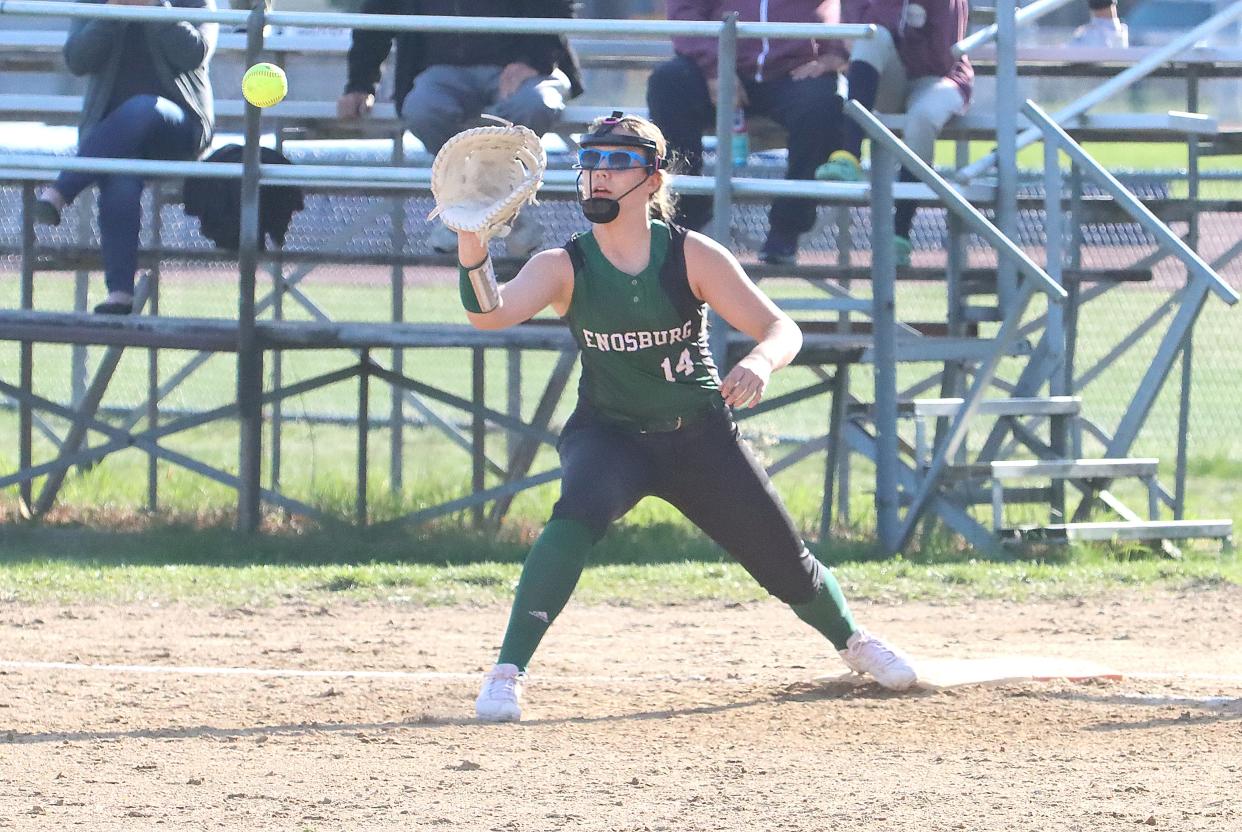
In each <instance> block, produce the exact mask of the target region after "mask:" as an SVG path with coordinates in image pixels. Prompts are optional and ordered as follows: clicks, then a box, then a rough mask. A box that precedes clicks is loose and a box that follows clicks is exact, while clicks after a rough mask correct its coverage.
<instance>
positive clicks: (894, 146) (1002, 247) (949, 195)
mask: <svg viewBox="0 0 1242 832" xmlns="http://www.w3.org/2000/svg"><path fill="white" fill-rule="evenodd" d="M845 114H846V115H848V116H849V117H850V118H852V119H854V121H856V122H858V124H859V126H861V127H862V128H863V131H864V132H865V133H866V134H867V136H868V137H869V138H870V139H871V140H872V141H878V142H882V143H884V144H885V145H886V146H887V147H888V149H889V150H891V151H892V152H893V153H894V155H896V156H897V158H898V160H899V161H900V162H901V163H902V165H904V166H905V168H906V169H907V170H908V171H910V173H912V174H914V176H916V177H917V178H918V179H919V180H920V181H922V182H923V184H925V185H927V186H928V187H929V188H931V189H932V191H933V192H935V194H936V196H938V197H940V198H941V199H942V200H944V202H945V206H946V207H947V208H948V209H949V210H951V211H952V212H953V213H955V214H957V215H958V216H959V217H961V218H962V219H963V220H965V222H966V223H967V224H968V225H969V226H970V227H971V230H973V231H974V232H975V233H977V234H979V235H980V236H981V237H983V238H984V239H985V240H987V241H988V243H990V244H991V245H992V246H993V247H994V248H996V249H997V252H998V254H999V255H1000V256H1001V257H1002V258H1011V259H1012V260H1013V261H1014V262H1015V264H1016V265H1017V267H1018V270H1019V271H1020V272H1022V274H1024V275H1026V276H1027V277H1030V278H1031V279H1032V280H1034V281H1035V283H1036V284H1038V285H1037V287H1036V288H1038V289H1040V290H1041V291H1043V292H1044V293H1045V294H1047V295H1048V296H1049V298H1050V299H1051V300H1053V301H1055V302H1058V303H1059V302H1060V301H1063V300H1065V298H1066V297H1067V294H1066V292H1065V290H1064V289H1063V288H1061V286H1060V285H1058V284H1057V282H1056V281H1055V280H1053V279H1052V278H1051V277H1049V276H1048V273H1047V272H1045V271H1044V270H1043V269H1042V268H1041V267H1040V266H1039V264H1038V263H1036V262H1035V261H1034V260H1032V259H1031V258H1030V257H1028V256H1027V255H1026V252H1024V251H1022V249H1020V248H1018V246H1017V245H1015V244H1014V242H1013V241H1012V240H1010V239H1009V238H1008V237H1006V236H1005V235H1004V234H1002V233H1001V232H1000V229H998V228H997V227H996V226H995V225H993V224H992V223H991V222H990V221H989V220H988V218H987V217H985V216H984V215H983V214H982V213H981V212H980V211H979V209H977V208H975V206H973V205H971V204H970V203H969V202H968V201H967V200H966V199H965V198H964V197H963V196H962V195H961V194H960V193H958V191H957V190H956V189H955V188H954V187H953V185H951V184H950V183H949V182H948V181H947V180H946V179H945V178H944V177H942V176H941V175H940V174H939V173H937V172H936V171H935V169H934V168H932V166H931V165H929V164H927V162H924V161H923V160H922V159H921V158H919V155H918V154H917V153H915V152H914V151H913V150H911V149H910V148H909V146H907V145H906V144H905V143H904V142H902V140H901V139H899V138H897V136H896V135H895V134H894V133H893V131H891V130H889V129H888V128H887V127H885V126H884V123H883V122H882V121H880V120H879V119H878V118H876V117H875V115H873V114H872V113H871V111H870V110H868V109H867V108H866V107H864V106H862V105H861V104H859V103H858V102H857V101H850V102H848V103H847V104H846V105H845Z"/></svg>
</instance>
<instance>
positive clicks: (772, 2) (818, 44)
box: [668, 0, 848, 81]
mask: <svg viewBox="0 0 1242 832" xmlns="http://www.w3.org/2000/svg"><path fill="white" fill-rule="evenodd" d="M818 6H819V3H815V2H811V0H668V19H669V20H708V21H712V22H719V21H720V20H721V18H723V17H724V16H725V15H726V14H727V13H729V12H737V13H738V15H739V16H738V19H739V20H741V21H743V22H747V23H836V22H837V21H835V20H827V19H824V18H823V17H821V16H820V13H819V11H818V8H817V7H818ZM717 42H718V38H684V37H677V38H673V50H674V51H676V52H677V54H678V55H684V56H686V57H687V58H690V59H691V60H693V61H694V62H695V63H696V64H698V65H699V69H701V70H703V75H704V76H705V77H707V78H715V77H716V74H717V73H716V46H717ZM825 52H835V53H837V54H838V55H840V56H841V57H842V58H844V57H845V56H846V55H847V54H848V53H847V52H846V50H845V46H844V45H843V44H842V43H841V42H840V41H838V40H810V39H807V40H791V39H788V38H773V39H772V40H767V39H761V38H741V39H739V40H738V42H737V71H738V75H740V76H741V77H743V78H753V79H754V80H756V81H774V80H777V79H779V78H784V77H786V76H788V75H789V73H791V72H793V70H795V69H797V68H798V67H800V66H802V65H803V64H805V63H808V62H810V61H813V60H814V59H815V58H817V57H818V56H819V55H821V54H823V53H825Z"/></svg>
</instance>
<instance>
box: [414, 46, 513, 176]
mask: <svg viewBox="0 0 1242 832" xmlns="http://www.w3.org/2000/svg"><path fill="white" fill-rule="evenodd" d="M475 69H476V68H475V67H465V66H447V65H443V64H437V65H435V66H430V67H427V69H425V70H423V71H422V72H421V73H419V75H418V77H417V78H415V79H414V86H413V88H411V89H410V92H409V94H408V95H406V97H405V101H403V102H402V104H401V120H402V121H403V122H405V126H406V127H408V128H409V130H410V132H411V133H413V134H414V135H415V136H416V137H417V138H418V140H419V141H420V142H422V143H423V147H425V148H427V152H428V153H432V154H435V153H437V152H438V151H439V150H440V148H441V147H442V146H443V145H444V143H445V142H446V141H448V140H449V139H450V138H452V137H453V136H454V135H455V134H456V133H458V132H460V131H461V129H462V125H463V124H464V123H465V121H466V119H468V118H470V117H472V116H477V115H478V114H479V113H481V112H482V111H483V108H484V107H485V106H486V105H487V104H488V88H487V85H486V84H487V80H486V79H485V78H481V77H480V76H479V73H477V72H475V71H474V70H475ZM499 71H500V70H499V69H497V70H496V73H497V74H499Z"/></svg>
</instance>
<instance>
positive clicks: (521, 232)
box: [505, 214, 543, 257]
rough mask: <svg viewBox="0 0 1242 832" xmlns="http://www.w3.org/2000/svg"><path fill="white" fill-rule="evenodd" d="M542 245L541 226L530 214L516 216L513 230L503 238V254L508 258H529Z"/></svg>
mask: <svg viewBox="0 0 1242 832" xmlns="http://www.w3.org/2000/svg"><path fill="white" fill-rule="evenodd" d="M542 244H543V226H542V225H540V224H539V220H537V219H535V218H534V217H533V216H531V215H530V214H518V215H517V218H516V219H514V221H513V228H511V229H510V230H509V233H508V235H507V236H506V237H505V254H507V255H509V256H510V257H529V256H530V254H531V252H533V251H534V250H535V249H537V248H539V246H541V245H542Z"/></svg>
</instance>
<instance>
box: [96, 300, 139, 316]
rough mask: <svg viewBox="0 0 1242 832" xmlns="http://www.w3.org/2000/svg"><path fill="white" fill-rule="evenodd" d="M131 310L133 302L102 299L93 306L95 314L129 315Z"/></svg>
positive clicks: (132, 309)
mask: <svg viewBox="0 0 1242 832" xmlns="http://www.w3.org/2000/svg"><path fill="white" fill-rule="evenodd" d="M133 311H134V304H133V302H130V303H117V302H116V301H104V302H103V303H101V304H98V305H97V306H96V307H95V314H96V315H130V314H132V313H133Z"/></svg>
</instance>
